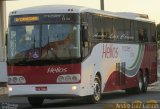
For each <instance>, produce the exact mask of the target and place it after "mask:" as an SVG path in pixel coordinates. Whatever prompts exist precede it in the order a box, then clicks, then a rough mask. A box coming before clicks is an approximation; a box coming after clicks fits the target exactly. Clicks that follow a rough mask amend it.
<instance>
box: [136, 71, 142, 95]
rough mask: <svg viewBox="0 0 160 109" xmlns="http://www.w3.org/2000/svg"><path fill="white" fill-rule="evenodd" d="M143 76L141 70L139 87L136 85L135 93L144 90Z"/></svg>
mask: <svg viewBox="0 0 160 109" xmlns="http://www.w3.org/2000/svg"><path fill="white" fill-rule="evenodd" d="M143 83H144V82H143V76H142V73H141V72H139V73H138V86H137V87H135V89H134V92H135V93H141V92H143Z"/></svg>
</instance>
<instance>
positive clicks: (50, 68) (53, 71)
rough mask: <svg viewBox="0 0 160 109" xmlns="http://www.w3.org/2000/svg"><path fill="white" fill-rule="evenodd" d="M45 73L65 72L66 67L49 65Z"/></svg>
mask: <svg viewBox="0 0 160 109" xmlns="http://www.w3.org/2000/svg"><path fill="white" fill-rule="evenodd" d="M47 73H67V68H62V67H56V68H55V67H49V68H48V70H47Z"/></svg>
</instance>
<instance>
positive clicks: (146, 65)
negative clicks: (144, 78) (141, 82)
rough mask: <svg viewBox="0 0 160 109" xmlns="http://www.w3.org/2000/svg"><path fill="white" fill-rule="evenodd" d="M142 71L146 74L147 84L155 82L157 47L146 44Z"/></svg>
mask: <svg viewBox="0 0 160 109" xmlns="http://www.w3.org/2000/svg"><path fill="white" fill-rule="evenodd" d="M141 68H142V71H143V74H144V73H148V77H149V84H151V83H153V82H155V81H157V45H151V44H147V45H146V46H145V54H144V59H143V62H142V66H141Z"/></svg>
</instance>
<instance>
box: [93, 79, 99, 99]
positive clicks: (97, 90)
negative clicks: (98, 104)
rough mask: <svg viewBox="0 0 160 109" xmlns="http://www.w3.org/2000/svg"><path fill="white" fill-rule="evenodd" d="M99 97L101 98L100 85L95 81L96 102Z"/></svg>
mask: <svg viewBox="0 0 160 109" xmlns="http://www.w3.org/2000/svg"><path fill="white" fill-rule="evenodd" d="M100 96H101V89H100V84H99V82H98V81H97V80H95V83H94V99H95V100H96V101H99V100H100Z"/></svg>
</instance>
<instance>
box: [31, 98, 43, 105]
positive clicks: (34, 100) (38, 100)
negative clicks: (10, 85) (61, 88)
mask: <svg viewBox="0 0 160 109" xmlns="http://www.w3.org/2000/svg"><path fill="white" fill-rule="evenodd" d="M28 101H29V103H30V105H32V106H41V105H42V104H43V101H44V98H41V97H28Z"/></svg>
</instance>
